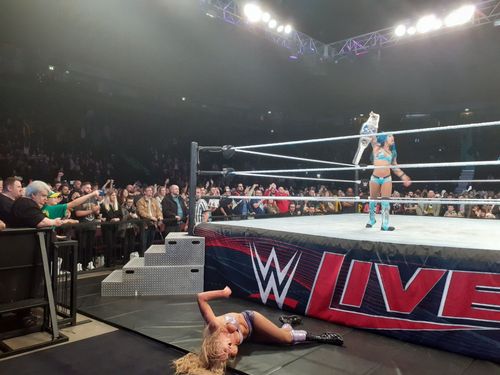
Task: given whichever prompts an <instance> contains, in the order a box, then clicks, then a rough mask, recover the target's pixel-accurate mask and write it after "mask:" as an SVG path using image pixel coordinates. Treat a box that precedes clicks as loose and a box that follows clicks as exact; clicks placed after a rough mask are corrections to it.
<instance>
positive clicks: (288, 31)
mask: <svg viewBox="0 0 500 375" xmlns="http://www.w3.org/2000/svg"><path fill="white" fill-rule="evenodd" d="M291 32H292V25H286V26H285V34H290V33H291Z"/></svg>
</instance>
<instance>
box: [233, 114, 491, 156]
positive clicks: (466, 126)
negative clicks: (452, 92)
mask: <svg viewBox="0 0 500 375" xmlns="http://www.w3.org/2000/svg"><path fill="white" fill-rule="evenodd" d="M498 125H500V121H491V122H478V123H474V124H462V125H448V126H438V127H432V128H420V129H407V130H395V131H386V132H381V133H376V134H371V135H370V136H377V135H390V134H392V135H396V134H411V133H424V132H438V131H447V130H461V129H471V128H481V127H488V126H498ZM360 137H366V134H354V135H344V136H338V137H328V138H314V139H303V140H301V141H289V142H277V143H263V144H260V145H249V146H239V147H235V150H236V151H240V150H248V149H252V148H261V147H277V146H290V145H301V144H307V143H317V142H329V141H341V140H346V139H357V138H360Z"/></svg>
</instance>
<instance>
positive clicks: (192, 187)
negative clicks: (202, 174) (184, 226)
mask: <svg viewBox="0 0 500 375" xmlns="http://www.w3.org/2000/svg"><path fill="white" fill-rule="evenodd" d="M198 161H199V160H198V142H191V165H190V173H189V225H188V233H189V235H190V236H192V235H194V216H195V214H196V185H197V184H198V181H197V177H198Z"/></svg>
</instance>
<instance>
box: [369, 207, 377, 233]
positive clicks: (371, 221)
mask: <svg viewBox="0 0 500 375" xmlns="http://www.w3.org/2000/svg"><path fill="white" fill-rule="evenodd" d="M368 206H369V207H370V214H369V215H370V216H369V217H370V219H369V221H368V224H366V228H372V227H373V226H374V225H375V223H376V222H377V221H376V220H375V211H376V209H377V202H370V204H369V205H368Z"/></svg>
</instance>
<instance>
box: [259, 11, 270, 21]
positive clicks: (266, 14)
mask: <svg viewBox="0 0 500 375" xmlns="http://www.w3.org/2000/svg"><path fill="white" fill-rule="evenodd" d="M261 19H262V22H264V23H268V22H269V21H270V20H271V15H270V14H269V13H267V12H266V13H264V14H262V18H261Z"/></svg>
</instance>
